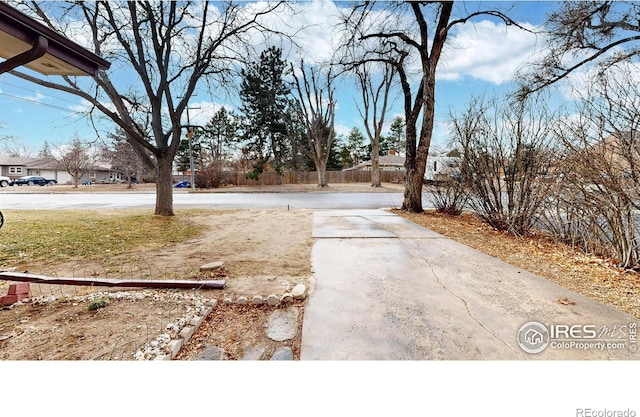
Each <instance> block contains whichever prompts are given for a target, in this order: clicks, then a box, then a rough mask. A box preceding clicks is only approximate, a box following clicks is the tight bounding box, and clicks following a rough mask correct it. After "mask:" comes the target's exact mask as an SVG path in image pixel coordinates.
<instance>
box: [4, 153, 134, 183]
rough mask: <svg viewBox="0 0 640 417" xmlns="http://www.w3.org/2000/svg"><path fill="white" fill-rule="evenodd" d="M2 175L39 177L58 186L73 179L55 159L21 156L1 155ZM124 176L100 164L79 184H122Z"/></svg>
mask: <svg viewBox="0 0 640 417" xmlns="http://www.w3.org/2000/svg"><path fill="white" fill-rule="evenodd" d="M0 175H3V176H6V177H9V178H11V179H12V180H13V179H16V178H18V177H24V176H26V175H37V176H41V177H45V178H47V179H53V180H56V182H57V183H58V184H72V183H73V177H72V176H71V174H69V173H68V172H66V171H64V170H61V169H59V168H58V165H57V163H56V161H55V159H53V158H27V157H19V156H3V155H0ZM122 180H123V177H122V175H121V174H120V173H119V172H117V171H114V170H112V169H111V164H109V163H105V162H98V163H96V164H94V166H93V167H92V169H91V170H90V171H89V172H88V173H86V174H84V175H83V176H82V178H81V179H80V181H79V182H81V183H82V182H88V181H91V182H92V183H100V184H106V183H111V182H120V181H122Z"/></svg>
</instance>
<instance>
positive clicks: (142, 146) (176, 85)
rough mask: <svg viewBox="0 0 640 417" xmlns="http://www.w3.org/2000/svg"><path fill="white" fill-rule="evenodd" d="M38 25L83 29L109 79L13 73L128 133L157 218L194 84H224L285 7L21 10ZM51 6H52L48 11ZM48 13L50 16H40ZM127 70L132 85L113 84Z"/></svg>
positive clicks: (167, 204) (120, 5) (126, 5)
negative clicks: (269, 17)
mask: <svg viewBox="0 0 640 417" xmlns="http://www.w3.org/2000/svg"><path fill="white" fill-rule="evenodd" d="M25 4H26V5H27V6H29V10H30V11H31V12H33V13H35V14H36V15H37V16H38V17H39V18H40V19H41V20H42V21H43V22H44V23H45V24H47V25H49V26H51V27H53V28H54V29H56V30H59V31H62V32H64V33H67V34H68V36H70V37H73V33H72V29H73V28H78V27H79V26H80V27H82V30H83V31H84V33H83V34H84V35H85V36H87V37H88V40H89V41H90V43H91V46H90V48H91V49H92V50H93V52H94V53H96V54H97V55H99V56H104V57H106V58H108V59H109V60H110V61H111V63H112V65H111V72H110V73H108V72H105V71H102V72H99V73H98V75H97V76H95V77H93V78H92V79H93V84H91V85H84V84H81V82H82V80H79V79H76V78H70V77H63V78H62V79H60V80H59V81H55V82H54V81H47V80H44V79H42V78H38V77H35V76H32V75H28V74H26V73H22V72H19V71H13V72H12V73H13V74H14V75H16V76H18V77H20V78H23V79H26V80H29V81H32V82H35V83H38V84H40V85H43V86H46V87H50V88H54V89H57V90H62V91H66V92H68V93H71V94H74V95H77V96H79V97H82V98H83V99H85V100H87V101H88V102H89V103H90V104H91V106H93V108H92V113H93V110H97V111H98V112H99V113H101V114H103V115H106V116H107V118H108V119H110V120H111V121H113V122H114V123H116V124H117V125H118V126H119V127H121V128H122V129H124V130H125V132H126V133H127V140H129V141H130V143H131V145H132V146H133V147H134V149H135V151H136V152H137V153H138V155H139V157H140V158H141V159H142V161H143V162H144V163H145V165H146V166H147V167H148V168H149V169H150V170H152V171H155V172H156V207H155V213H156V214H158V215H164V216H170V215H173V189H172V169H173V160H174V157H175V155H176V152H177V150H178V147H179V145H180V139H181V136H182V133H183V128H182V115H183V113H184V111H185V109H186V108H187V106H188V102H189V99H190V98H191V96H192V95H193V93H194V91H195V89H196V87H197V86H198V85H199V83H200V82H201V80H205V79H206V80H207V81H208V82H212V83H215V81H216V80H217V82H219V83H220V82H222V83H224V82H225V80H226V77H227V76H228V74H229V71H230V68H232V67H233V64H234V62H236V61H237V60H239V59H242V57H246V56H247V55H248V54H247V52H246V51H247V49H248V48H249V47H250V43H251V42H252V41H253V40H251V37H255V36H266V34H268V33H271V32H272V30H271V29H270V28H268V27H265V26H264V25H263V23H261V22H262V17H263V16H264V15H266V14H268V13H270V12H272V11H274V10H276V9H279V8H280V7H282V5H283V4H284V2H278V3H275V4H272V3H262V4H260V5H258V6H256V5H250V6H249V5H246V4H242V3H239V4H234V3H232V2H217V3H211V2H200V1H186V2H174V1H171V2H169V1H166V2H155V1H154V2H152V1H140V2H122V1H100V2H69V3H66V4H65V5H64V8H63V7H61V5H60V3H57V2H56V3H53V2H29V3H25ZM52 4H53V6H51V5H52ZM47 7H54V8H56V9H55V10H52V11H51V13H47V11H46V10H45V9H46V8H47ZM123 70H125V71H127V70H131V73H132V74H133V75H134V76H135V77H136V84H134V85H127V84H122V85H118V84H117V82H118V81H119V80H118V79H117V78H116V77H114V76H113V75H114V74H115V73H116V72H117V71H123Z"/></svg>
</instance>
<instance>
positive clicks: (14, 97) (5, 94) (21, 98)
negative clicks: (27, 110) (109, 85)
mask: <svg viewBox="0 0 640 417" xmlns="http://www.w3.org/2000/svg"><path fill="white" fill-rule="evenodd" d="M0 95H2V96H6V97H10V98H13V99H16V100H22V101H26V102H28V103H32V104H37V105H38V106H45V107H51V108H52V109H56V110H62V111H65V112H69V111H71V110H70V109H68V108H65V107H60V106H56V105H55V104H49V103H42V102H40V101H37V100H31V99H28V98H25V97H20V96H14V95H12V94H7V93H3V92H0ZM82 113H84V112H80V111H76V112H74V113H72V114H71V115H72V116H73V115H76V114H82Z"/></svg>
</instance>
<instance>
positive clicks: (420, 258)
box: [301, 210, 640, 360]
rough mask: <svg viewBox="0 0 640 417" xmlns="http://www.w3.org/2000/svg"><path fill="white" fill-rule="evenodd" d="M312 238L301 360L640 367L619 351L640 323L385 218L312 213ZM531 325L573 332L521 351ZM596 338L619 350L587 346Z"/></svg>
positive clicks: (376, 213) (379, 213) (368, 213)
mask: <svg viewBox="0 0 640 417" xmlns="http://www.w3.org/2000/svg"><path fill="white" fill-rule="evenodd" d="M313 237H314V239H315V243H314V246H313V249H312V254H311V257H312V268H313V272H314V279H315V289H314V290H313V292H312V293H311V295H310V297H309V299H308V301H307V303H306V306H305V314H304V322H303V330H302V348H301V359H303V360H425V359H438V360H439V359H443V360H448V359H454V360H475V359H491V360H503V359H517V360H520V359H625V360H627V359H636V360H637V359H640V356H639V354H638V353H634V352H631V351H630V350H629V348H630V347H631V345H630V344H629V343H628V342H629V337H628V335H629V329H630V326H629V325H630V323H637V322H639V321H640V320H637V319H635V318H634V317H631V316H629V315H627V314H624V313H622V312H620V311H617V310H615V309H613V308H610V307H608V306H605V305H604V304H600V303H597V302H595V301H592V300H590V299H587V298H586V297H583V296H581V295H579V294H577V293H575V292H573V291H570V290H567V289H565V288H563V287H560V286H558V285H556V284H555V283H553V282H551V281H549V280H546V279H543V278H540V277H538V276H535V275H532V274H530V273H528V272H526V271H524V270H520V269H518V268H515V267H513V266H511V265H509V264H506V263H504V262H502V261H500V260H498V259H496V258H493V257H491V256H488V255H485V254H483V253H481V252H479V251H476V250H473V249H471V248H469V247H467V246H464V245H462V244H459V243H457V242H455V241H453V240H451V239H448V238H446V237H444V236H442V235H439V234H437V233H435V232H432V231H430V230H428V229H425V228H423V227H420V226H418V225H416V224H414V223H412V222H409V221H407V220H406V219H404V218H402V217H400V216H397V215H394V214H392V213H390V212H388V211H385V210H317V211H314V226H313ZM565 297H566V298H568V299H569V300H570V301H572V302H575V305H563V304H561V303H559V302H558V300H559V299H564V298H565ZM531 321H536V322H539V323H541V324H542V325H543V326H544V328H542V327H539V326H537V327H531V329H532V330H534V331H537V330H539V331H540V332H541V333H544V330H545V329H546V330H547V331H551V330H549V329H552V328H555V329H559V330H561V329H562V328H563V327H561V326H576V325H577V326H578V327H574V328H573V330H572V332H573V334H574V336H575V337H569V338H566V337H564V333H562V332H558V334H559V335H560V337H559V338H553V340H552V338H550V337H549V336H550V335H549V334H547V340H546V342H547V343H548V346H547V348H546V349H545V350H543V351H542V352H540V353H527V352H525V351H524V350H523V349H522V348H521V347H520V344H519V343H518V339H517V335H518V331H519V330H520V328H521V326H522V325H523V324H525V323H527V322H531ZM582 326H587V327H582ZM590 326H595V327H593V328H592V327H590ZM604 326H606V328H607V329H609V331H608V333H609V334H608V335H603V336H601V337H598V338H596V339H594V338H591V337H590V336H591V335H592V334H591V332H592V331H593V330H594V329H595V330H596V331H597V332H598V333H600V332H601V331H602V330H604V328H605V327H604ZM621 326H624V330H623V331H624V332H625V334H626V338H625V337H622V338H620V337H621V336H622V333H621V329H622V327H621ZM614 329H615V330H614ZM525 330H527V331H528V330H530V329H529V328H527V329H525ZM522 333H523V335H524V334H525V333H526V332H524V331H523V332H522ZM542 336H543V337H544V334H543V335H542ZM619 338H620V339H619ZM603 339H608V340H606V341H604V343H624V342H627V343H626V345H625V346H624V347H623V348H620V349H615V348H614V347H613V346H611V345H608V346H604V348H602V349H600V348H599V347H595V345H593V346H594V347H590V346H591V345H587V344H588V343H589V344H590V343H599V342H603ZM561 342H562V343H564V342H566V343H569V345H567V344H560V343H561ZM572 342H573V343H574V345H573V346H574V347H570V346H571V345H570V344H571V343H572ZM552 343H553V345H552ZM598 346H601V345H598ZM634 346H636V345H635V344H634ZM580 347H583V348H585V347H586V349H581V348H580ZM616 347H618V346H617V345H616ZM631 349H633V347H631Z"/></svg>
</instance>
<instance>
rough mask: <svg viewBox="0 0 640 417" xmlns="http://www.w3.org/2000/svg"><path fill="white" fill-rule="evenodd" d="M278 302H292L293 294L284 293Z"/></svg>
mask: <svg viewBox="0 0 640 417" xmlns="http://www.w3.org/2000/svg"><path fill="white" fill-rule="evenodd" d="M280 302H282V304H287V303H291V302H293V295H291V294H290V293H284V294H283V295H282V299H281V300H280Z"/></svg>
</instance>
